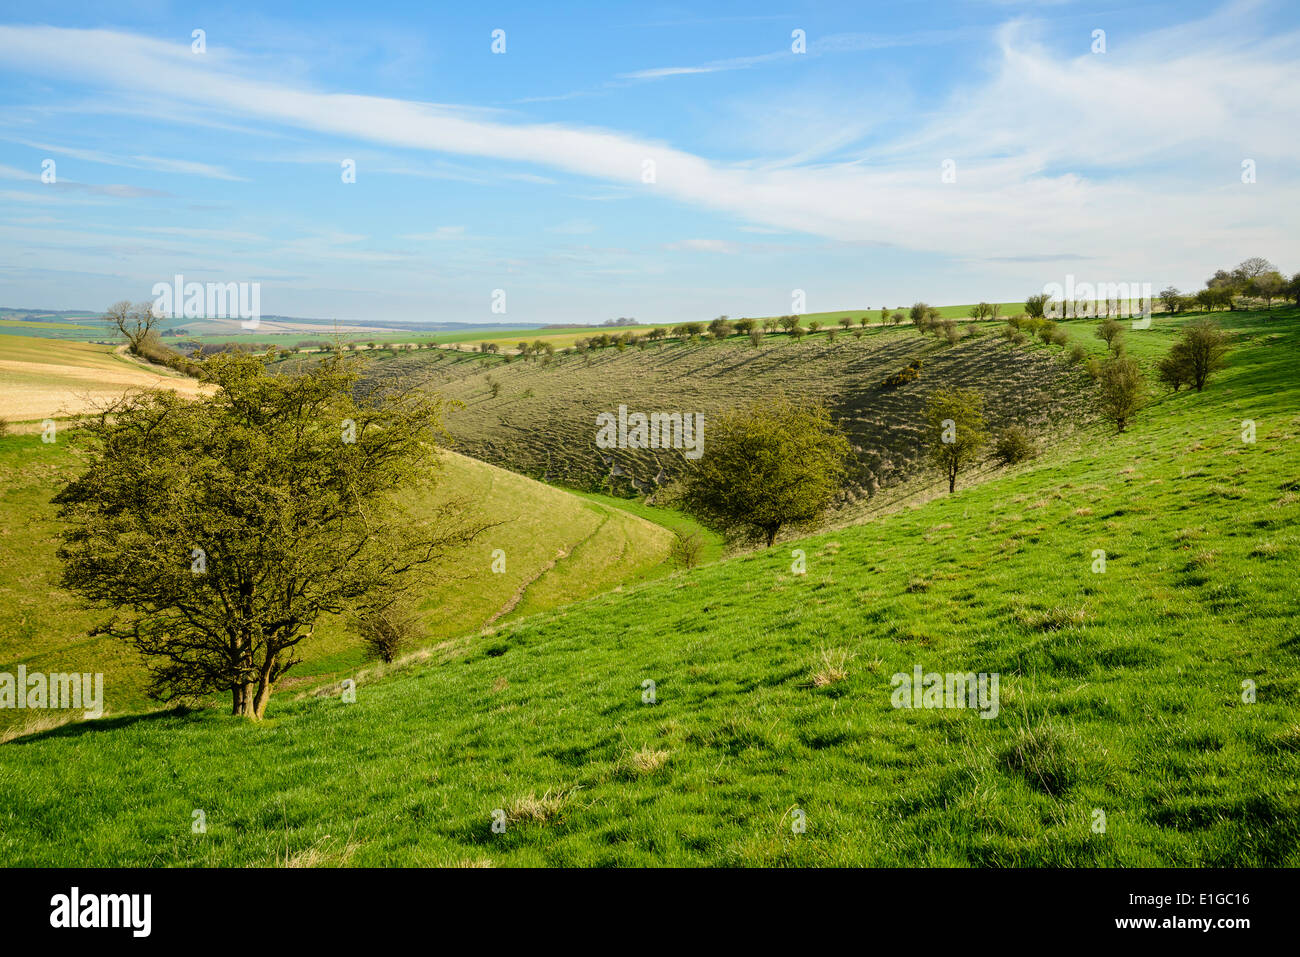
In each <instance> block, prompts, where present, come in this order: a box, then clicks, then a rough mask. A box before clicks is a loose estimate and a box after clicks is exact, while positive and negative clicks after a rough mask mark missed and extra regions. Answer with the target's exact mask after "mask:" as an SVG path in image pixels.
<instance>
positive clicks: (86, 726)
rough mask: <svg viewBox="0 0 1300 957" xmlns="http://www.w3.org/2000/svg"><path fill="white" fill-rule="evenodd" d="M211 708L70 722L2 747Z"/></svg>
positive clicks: (180, 708)
mask: <svg viewBox="0 0 1300 957" xmlns="http://www.w3.org/2000/svg"><path fill="white" fill-rule="evenodd" d="M209 710H211V709H209V708H203V707H197V706H194V705H177V706H176V707H173V708H166V709H163V710H161V711H145V712H141V713H139V714H124V715H121V716H119V717H115V718H97V719H89V720H85V721H70V722H68V723H67V724H61V725H58V726H57V727H53V728H45V729H43V730H35V731H32V732H31V733H29V734H24V735H21V736H19V737H15V738H11V739H9V740H8V741H6V742H4V744H3V745H0V747H14V746H16V745H23V744H35V743H37V742H40V741H46V740H49V739H51V738H79V737H81V736H83V735H87V734H99V733H102V732H106V731H119V730H121V729H122V728H128V727H131V726H132V725H135V724H139V723H140V722H145V721H157V720H160V719H163V718H185V717H188V716H189V715H191V714H195V713H199V712H204V711H209Z"/></svg>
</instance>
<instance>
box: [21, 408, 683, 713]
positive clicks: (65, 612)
mask: <svg viewBox="0 0 1300 957" xmlns="http://www.w3.org/2000/svg"><path fill="white" fill-rule="evenodd" d="M75 446H76V434H75V432H65V433H62V434H61V435H60V438H59V441H58V442H56V443H55V444H54V445H44V444H42V443H41V442H40V440H39V437H38V436H33V435H27V436H22V435H20V436H11V437H9V438H8V439H0V672H7V673H10V674H13V673H15V669H16V667H17V666H18V665H19V664H24V665H26V666H27V668H28V669H29V671H33V672H36V671H40V672H47V673H48V672H68V671H78V672H91V673H94V672H103V673H104V675H105V678H104V681H105V697H106V702H105V703H106V706H107V707H108V709H109V710H110V711H112V712H119V713H120V712H122V711H128V710H132V709H135V708H140V707H143V706H145V704H146V700H145V698H144V677H145V676H144V671H143V668H142V663H141V661H140V659H139V657H138V656H137V655H136V654H135V653H134V652H133V651H131V650H130V649H129V648H127V647H126V646H125V645H124V644H123V643H121V642H118V641H115V640H113V639H110V638H107V637H95V636H91V635H90V631H91V629H92V628H93V627H94V626H95V624H97V623H98V622H99V621H100V620H101V618H102V616H101V615H100V614H99V613H96V612H94V611H90V610H86V609H84V608H83V607H82V606H80V605H79V604H77V602H76V601H75V600H74V599H73V598H72V596H70V595H69V594H68V593H66V592H64V591H62V590H61V589H60V588H59V585H58V562H57V560H56V558H55V555H54V553H55V549H56V547H57V537H56V536H57V533H58V527H59V525H58V521H57V519H56V518H55V514H54V513H55V509H54V507H53V506H51V505H50V504H49V500H50V497H51V496H52V495H53V494H54V492H55V490H56V489H57V487H58V486H59V484H60V483H61V482H62V481H64V480H65V479H66V478H67V477H68V476H69V475H71V474H72V473H73V471H74V470H75V467H76V461H75V455H74V453H73V451H72V450H73V449H75ZM445 463H446V464H445V469H444V471H443V477H442V480H441V483H440V487H439V488H438V489H437V490H435V491H433V492H431V493H429V495H428V496H427V497H426V498H424V499H423V500H416V501H413V502H411V508H412V509H413V510H415V511H419V510H420V509H421V508H429V507H432V506H433V505H434V504H435V503H436V502H437V501H439V500H440V499H441V497H442V496H446V495H456V496H461V497H468V498H470V499H472V501H473V502H474V503H475V506H476V508H477V509H478V511H479V512H480V513H481V514H482V515H483V516H484V517H485V518H487V519H488V520H489V521H494V522H499V523H500V524H499V525H498V526H496V527H494V528H492V529H490V530H489V531H488V532H487V533H486V534H485V536H484V537H483V538H482V539H481V540H480V541H479V542H478V543H476V544H475V545H473V546H472V547H471V548H470V549H469V550H467V551H466V552H465V553H463V554H460V555H457V556H454V558H452V559H450V560H448V561H447V562H446V563H444V565H443V566H442V567H441V568H440V569H438V570H437V572H436V574H437V577H438V578H439V579H441V583H440V584H438V585H436V586H434V587H432V588H431V589H430V590H429V591H428V593H427V595H426V596H425V599H424V602H423V605H422V612H423V617H424V619H425V623H426V625H427V628H428V637H429V640H430V642H436V641H439V640H442V639H446V638H449V637H451V636H454V635H460V634H464V633H468V632H476V631H478V630H479V629H481V628H483V627H484V626H486V625H488V624H489V623H492V622H501V623H505V622H507V621H510V620H512V619H515V618H519V617H521V616H523V615H527V614H532V613H535V612H537V611H542V610H545V609H548V608H552V607H554V606H556V605H558V604H563V603H565V602H569V601H573V600H576V599H579V598H583V597H586V596H589V595H591V594H593V593H595V592H597V591H601V590H604V589H607V588H613V587H615V586H617V585H618V584H619V583H621V582H623V581H625V580H629V579H633V578H636V577H638V576H643V575H645V574H647V573H648V572H650V571H651V570H652V569H653V568H655V567H656V566H658V565H659V564H660V563H662V562H663V561H664V559H665V558H666V556H667V550H668V542H669V540H670V538H671V534H670V533H669V532H668V531H667V530H666V529H664V528H662V527H660V526H659V525H656V524H654V523H653V522H650V521H648V520H646V519H644V518H640V517H637V516H634V515H631V514H629V513H627V512H625V511H622V510H620V509H617V508H614V507H612V506H609V505H602V504H599V503H594V502H589V501H586V500H584V499H581V498H578V497H576V496H573V495H570V494H568V493H566V492H564V491H562V490H560V489H555V488H551V487H549V486H546V485H542V484H540V483H538V482H533V481H531V480H529V479H527V478H524V477H522V476H519V475H514V474H511V473H509V472H504V471H502V470H501V469H497V468H494V467H492V466H490V465H487V464H485V463H483V462H477V461H475V460H473V459H467V458H464V457H462V456H458V455H452V454H448V455H447V456H446V459H445ZM496 549H501V550H502V551H503V552H504V553H505V561H504V566H505V571H504V572H493V571H492V564H493V552H494V551H495V550H496ZM498 567H500V565H498ZM302 650H303V652H304V654H305V657H306V661H305V662H304V664H302V665H300V666H299V667H298V668H296V669H295V670H294V671H293V672H291V673H290V676H289V685H290V686H292V685H293V684H297V683H302V682H303V681H306V680H310V679H313V678H321V677H323V676H328V675H332V674H335V673H347V672H349V670H350V669H355V668H356V667H357V665H358V664H359V663H360V661H361V651H360V649H359V647H358V645H357V642H356V640H355V639H354V638H352V637H351V636H350V635H349V634H348V633H347V632H346V631H345V629H343V628H342V627H341V625H340V623H339V622H337V621H327V622H325V623H323V624H322V626H321V627H319V628H318V629H317V631H316V634H315V636H314V637H313V638H312V640H311V641H310V642H308V643H306V645H305V646H304V647H303V649H302ZM33 717H39V718H41V719H46V720H51V721H53V720H60V719H63V718H67V717H68V716H67V715H62V714H59V713H44V714H41V715H35V714H34V713H30V712H17V711H8V710H0V728H5V727H9V728H12V727H14V726H16V725H20V724H22V723H23V722H25V721H26V720H28V719H29V718H33Z"/></svg>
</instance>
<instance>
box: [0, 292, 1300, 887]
mask: <svg viewBox="0 0 1300 957" xmlns="http://www.w3.org/2000/svg"><path fill="white" fill-rule="evenodd" d="M1221 318H1222V319H1223V321H1224V322H1225V323H1226V324H1228V325H1230V326H1231V327H1232V328H1233V329H1234V330H1235V331H1236V333H1237V342H1236V347H1235V349H1234V352H1233V353H1232V355H1231V356H1230V366H1229V368H1228V369H1227V370H1226V371H1225V372H1223V373H1222V374H1221V375H1219V376H1218V377H1216V378H1215V379H1214V380H1212V382H1211V384H1210V386H1209V387H1208V388H1207V389H1206V391H1205V392H1203V393H1195V392H1186V391H1184V392H1180V393H1177V394H1165V395H1157V394H1156V392H1155V390H1154V388H1153V390H1152V403H1151V405H1150V406H1149V407H1148V408H1147V409H1145V410H1144V411H1143V412H1142V413H1141V414H1140V415H1139V416H1138V417H1137V419H1136V420H1135V422H1134V423H1133V425H1132V426H1131V428H1130V430H1129V431H1128V432H1126V433H1124V434H1120V435H1114V434H1112V433H1111V432H1110V430H1108V429H1106V428H1105V427H1103V426H1101V425H1095V424H1087V423H1084V424H1082V425H1081V427H1080V431H1079V433H1078V439H1077V441H1072V442H1064V443H1059V444H1057V445H1055V446H1053V447H1051V448H1050V449H1049V450H1048V451H1047V452H1046V453H1045V454H1044V455H1043V456H1042V457H1041V458H1040V459H1038V460H1036V461H1034V462H1032V463H1029V464H1027V465H1024V466H1020V467H1018V468H1016V469H1013V470H1011V471H1009V472H1006V473H1002V474H998V475H995V476H993V477H991V478H990V479H989V480H988V481H986V482H983V483H981V484H978V485H975V486H972V487H967V488H959V490H958V492H957V493H956V494H955V495H951V496H945V497H942V498H938V499H935V500H932V501H929V502H926V503H925V504H922V505H920V506H919V507H917V508H914V509H909V510H905V511H899V512H896V513H893V514H887V515H881V516H879V517H878V518H877V519H876V520H875V521H872V522H870V523H867V524H862V525H858V526H855V527H852V528H844V529H838V530H836V531H834V532H830V533H825V534H821V535H817V536H814V537H810V538H806V539H802V540H800V541H798V542H792V543H786V544H784V545H781V546H778V547H776V548H774V549H772V550H768V551H763V552H757V553H753V554H750V555H746V556H743V557H740V558H737V559H733V560H731V561H725V562H719V563H714V564H711V565H708V566H705V567H702V568H699V569H696V570H695V571H694V572H691V573H686V574H680V575H675V576H673V577H669V578H665V579H659V580H655V581H649V582H645V583H642V584H639V585H636V586H634V587H626V588H624V589H623V590H622V591H619V592H615V593H605V594H602V595H599V596H596V597H593V598H590V599H587V600H585V601H581V602H578V603H576V604H572V605H569V606H566V607H564V608H562V609H558V610H554V611H551V612H549V613H547V614H544V615H536V616H531V617H527V618H521V619H520V620H518V621H516V622H513V623H511V624H510V625H508V626H507V627H503V628H501V629H499V630H498V631H497V633H496V634H494V635H491V636H488V637H482V636H479V635H477V634H471V633H467V634H463V635H461V636H460V637H458V638H455V639H452V640H451V641H449V642H448V643H446V644H445V645H444V646H443V647H442V648H441V649H440V650H439V651H438V653H437V654H436V655H434V656H433V657H426V658H423V659H419V660H412V661H411V662H409V663H408V664H407V666H406V667H404V668H398V669H394V670H392V671H390V672H389V673H388V674H385V675H382V676H379V675H376V676H374V678H373V680H368V681H363V682H362V683H361V684H360V687H359V688H358V692H357V697H356V701H355V702H353V703H348V702H347V701H345V700H343V699H342V698H341V697H340V696H338V695H337V694H335V695H329V694H319V695H303V696H301V697H299V698H298V699H297V700H294V699H293V697H292V696H290V695H281V696H279V697H277V698H276V699H274V700H273V701H272V704H271V708H270V710H269V712H268V718H269V720H268V721H266V722H265V723H264V724H262V725H253V724H249V723H246V722H242V721H238V720H236V719H232V718H230V717H228V716H225V715H223V714H221V713H219V712H218V711H194V712H185V711H177V712H173V713H168V714H153V715H142V716H121V717H117V718H110V719H106V720H102V721H99V722H90V723H84V724H78V725H72V726H67V727H62V728H58V729H55V730H51V731H48V732H45V733H41V734H36V735H32V736H29V737H26V738H23V739H21V740H19V741H15V742H11V743H10V744H7V745H5V746H3V747H0V854H2V855H3V856H4V858H5V859H6V860H7V861H9V862H10V863H12V864H15V865H36V864H49V863H59V862H66V861H68V860H76V861H78V862H79V863H82V864H85V865H153V866H157V865H181V866H185V865H236V866H238V865H275V864H292V865H334V864H350V865H397V864H404V865H458V864H460V865H470V866H473V865H487V864H501V865H629V866H638V865H664V864H667V865H673V864H705V865H814V864H815V865H905V866H916V865H958V866H960V865H1014V866H1035V865H1063V866H1081V865H1106V866H1125V867H1134V866H1170V865H1184V866H1195V865H1223V866H1227V865H1232V866H1284V865H1289V866H1296V865H1297V864H1300V724H1298V723H1297V720H1296V714H1297V709H1298V708H1300V678H1298V677H1297V675H1298V674H1300V670H1298V669H1297V657H1298V655H1300V647H1298V646H1297V639H1296V636H1295V630H1294V622H1295V620H1296V617H1297V615H1298V614H1300V589H1298V588H1297V585H1296V582H1295V575H1294V569H1295V568H1296V567H1297V562H1298V561H1300V444H1297V441H1296V439H1297V435H1298V434H1300V377H1298V376H1297V375H1296V369H1297V368H1300V314H1297V312H1296V310H1294V309H1292V310H1286V311H1279V312H1278V313H1277V314H1274V315H1268V316H1266V315H1263V314H1241V313H1234V314H1231V315H1226V316H1223V317H1221ZM1182 321H1183V320H1182V319H1173V320H1169V321H1167V322H1166V323H1164V328H1163V329H1162V330H1161V331H1159V332H1157V333H1156V334H1155V335H1154V336H1151V337H1147V338H1144V337H1143V336H1142V335H1141V334H1139V333H1131V334H1129V338H1130V339H1131V340H1132V351H1133V353H1134V354H1136V355H1139V356H1142V357H1143V358H1144V361H1146V362H1147V363H1148V365H1149V362H1150V356H1151V355H1153V354H1155V352H1156V351H1157V348H1156V347H1157V344H1158V343H1159V342H1161V341H1162V340H1161V338H1160V337H1162V336H1165V337H1167V336H1168V335H1169V333H1170V331H1171V330H1172V329H1173V328H1176V327H1177V326H1178V325H1180V324H1181V322H1182ZM1070 330H1071V333H1072V335H1075V336H1076V337H1078V338H1079V340H1080V341H1089V340H1091V335H1090V324H1088V323H1079V324H1075V325H1072V326H1071V327H1070ZM1247 420H1249V421H1250V422H1252V423H1254V425H1255V427H1256V431H1255V435H1254V437H1253V438H1254V441H1245V440H1244V438H1243V436H1244V435H1247V434H1249V433H1248V432H1247V431H1245V430H1244V427H1243V423H1244V422H1245V421H1247ZM11 441H12V440H11ZM46 468H49V467H48V466H46ZM795 548H797V549H800V550H802V551H803V552H804V553H805V554H806V560H807V571H806V574H797V573H795V571H794V570H793V568H792V557H797V556H794V555H792V550H793V549H795ZM1099 551H1104V552H1105V559H1106V563H1105V565H1104V566H1103V570H1100V571H1098V570H1097V568H1098V566H1097V557H1098V552H1099ZM35 561H36V559H35V557H32V558H29V562H35ZM916 668H921V669H923V670H924V671H925V672H938V673H951V672H957V673H987V674H994V675H998V676H999V677H1000V689H1001V691H1000V703H999V707H998V708H997V709H996V715H995V716H994V717H991V718H985V717H982V716H981V713H978V712H976V711H973V710H969V709H962V708H938V709H928V708H919V709H914V708H901V707H896V706H895V703H896V700H895V696H894V690H893V686H894V684H895V681H894V680H893V676H895V675H898V674H902V675H909V674H912V673H913V672H914V669H916ZM196 810H202V811H203V812H204V815H205V818H206V822H207V827H206V831H205V832H204V833H197V834H196V833H194V830H193V829H192V827H191V825H192V821H193V820H194V814H195V811H196ZM494 821H495V822H499V823H501V824H504V829H500V828H498V829H494V827H493V824H494Z"/></svg>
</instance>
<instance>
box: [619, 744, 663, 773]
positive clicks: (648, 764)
mask: <svg viewBox="0 0 1300 957" xmlns="http://www.w3.org/2000/svg"><path fill="white" fill-rule="evenodd" d="M668 757H669V752H667V751H657V750H655V749H653V748H651V747H650V746H649V745H647V744H643V745H641V750H640V751H630V752H628V764H629V765H630V766H631V768H632V770H633V771H635V772H636V773H637V774H654V773H655V772H656V771H658V770H659V769H660V768H662V767H663V766H664V765H665V764H667V763H668Z"/></svg>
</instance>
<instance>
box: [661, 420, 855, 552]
mask: <svg viewBox="0 0 1300 957" xmlns="http://www.w3.org/2000/svg"><path fill="white" fill-rule="evenodd" d="M849 451H850V448H849V441H848V439H847V438H845V437H844V433H843V432H842V431H841V430H840V428H839V427H838V426H837V425H835V424H834V423H833V422H832V421H831V417H830V412H829V411H828V410H827V409H826V407H825V406H823V405H818V404H814V403H807V402H805V403H794V402H791V401H790V400H788V399H784V398H782V399H778V400H776V401H771V400H764V401H762V402H757V403H755V404H754V405H751V406H749V407H748V408H744V409H739V410H736V411H732V412H728V413H726V414H724V415H722V416H720V417H718V418H716V419H712V420H710V422H709V433H708V441H707V442H706V444H705V452H704V456H703V458H701V459H700V460H699V461H698V462H696V463H694V465H693V466H692V467H691V468H690V469H688V470H687V472H686V473H685V475H684V476H683V478H682V486H681V493H680V495H681V501H682V504H683V505H684V506H685V507H686V509H687V510H688V511H690V512H693V513H694V514H695V515H697V516H698V517H700V518H701V519H703V520H704V521H705V522H707V523H709V524H712V525H715V526H718V527H720V528H722V529H725V530H726V531H728V532H732V533H737V532H738V533H741V534H750V535H752V536H754V537H759V538H761V539H762V540H764V541H766V543H767V545H768V547H769V548H770V547H771V545H772V543H773V542H774V541H776V536H777V533H778V532H779V531H780V530H781V529H782V528H783V527H784V526H786V525H792V524H795V525H797V524H804V523H808V522H811V521H813V520H815V519H816V518H817V517H818V516H820V515H821V514H822V512H823V511H825V509H826V506H828V505H829V504H830V502H831V499H832V498H834V496H835V494H836V493H837V492H838V491H839V489H840V485H841V483H842V482H843V480H844V476H845V473H846V463H847V461H848V457H849Z"/></svg>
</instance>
